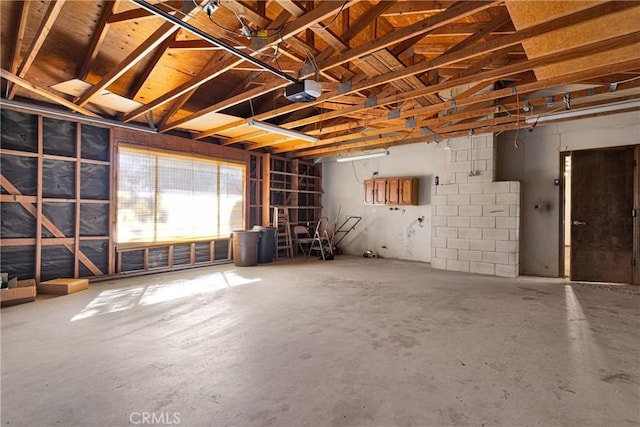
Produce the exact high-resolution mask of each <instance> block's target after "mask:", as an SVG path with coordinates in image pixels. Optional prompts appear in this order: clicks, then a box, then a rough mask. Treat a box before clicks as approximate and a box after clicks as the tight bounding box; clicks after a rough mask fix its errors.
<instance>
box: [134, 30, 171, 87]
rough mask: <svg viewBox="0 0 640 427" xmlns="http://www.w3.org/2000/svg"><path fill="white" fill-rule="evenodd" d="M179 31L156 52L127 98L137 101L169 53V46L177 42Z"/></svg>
mask: <svg viewBox="0 0 640 427" xmlns="http://www.w3.org/2000/svg"><path fill="white" fill-rule="evenodd" d="M179 31H180V30H177V29H176V30H174V31H173V34H171V35H170V36H169V37H168V38H167V39H166V40H165V41H163V42H162V43H161V44H160V45H159V46H158V47H157V48H156V51H155V52H154V54H153V57H152V58H151V60H150V61H149V63H148V64H147V65H146V67H145V68H144V70H143V71H142V74H141V75H139V76H138V77H137V78H136V81H135V82H134V83H133V84H132V85H131V87H130V88H129V92H128V93H127V98H130V99H135V97H136V96H137V95H138V92H140V89H142V87H143V86H144V84H145V82H146V81H147V79H148V78H149V76H150V75H151V73H152V72H153V70H154V69H155V68H156V66H157V65H158V63H159V62H160V60H161V59H162V57H163V56H164V54H165V53H166V52H167V49H168V48H169V45H170V44H171V42H172V41H174V40H175V38H176V36H177V35H178V33H179Z"/></svg>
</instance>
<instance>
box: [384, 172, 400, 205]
mask: <svg viewBox="0 0 640 427" xmlns="http://www.w3.org/2000/svg"><path fill="white" fill-rule="evenodd" d="M387 204H389V205H398V204H400V180H399V179H397V178H392V179H387Z"/></svg>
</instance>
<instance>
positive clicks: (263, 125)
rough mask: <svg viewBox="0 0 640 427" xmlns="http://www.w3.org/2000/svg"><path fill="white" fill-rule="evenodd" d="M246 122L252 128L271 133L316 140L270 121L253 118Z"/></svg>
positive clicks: (311, 140) (316, 139) (310, 140)
mask: <svg viewBox="0 0 640 427" xmlns="http://www.w3.org/2000/svg"><path fill="white" fill-rule="evenodd" d="M247 124H248V125H249V126H251V127H252V128H256V129H261V130H266V131H267V132H271V133H278V134H280V135H284V136H288V137H289V138H295V139H302V140H304V141H309V142H318V138H316V137H313V136H311V135H307V134H306V133H302V132H298V131H295V130H291V129H285V128H281V127H280V126H276V125H272V124H271V123H265V122H259V121H256V120H253V119H249V120H247Z"/></svg>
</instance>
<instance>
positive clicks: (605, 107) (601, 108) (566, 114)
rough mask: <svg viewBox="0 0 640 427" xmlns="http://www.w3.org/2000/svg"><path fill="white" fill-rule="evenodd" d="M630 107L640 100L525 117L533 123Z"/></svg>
mask: <svg viewBox="0 0 640 427" xmlns="http://www.w3.org/2000/svg"><path fill="white" fill-rule="evenodd" d="M631 108H640V101H638V100H635V101H623V102H616V103H613V104H607V105H600V106H597V107H589V108H582V109H580V110H569V111H562V112H560V113H553V114H547V115H540V116H532V117H527V119H526V123H527V124H530V125H534V124H538V123H542V122H550V121H555V120H563V119H570V118H578V117H582V116H588V115H590V114H599V113H611V112H614V111H619V110H627V109H631Z"/></svg>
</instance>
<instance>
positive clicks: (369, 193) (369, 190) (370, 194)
mask: <svg viewBox="0 0 640 427" xmlns="http://www.w3.org/2000/svg"><path fill="white" fill-rule="evenodd" d="M374 183H375V181H374V180H373V179H367V180H365V181H364V202H365V203H366V204H368V205H372V204H373V200H374V194H375V188H374Z"/></svg>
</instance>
